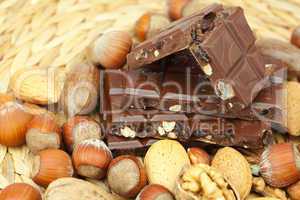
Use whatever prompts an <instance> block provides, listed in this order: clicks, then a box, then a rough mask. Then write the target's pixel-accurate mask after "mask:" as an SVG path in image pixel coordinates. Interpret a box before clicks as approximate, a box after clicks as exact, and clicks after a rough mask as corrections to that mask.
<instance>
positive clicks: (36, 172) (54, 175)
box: [32, 149, 74, 187]
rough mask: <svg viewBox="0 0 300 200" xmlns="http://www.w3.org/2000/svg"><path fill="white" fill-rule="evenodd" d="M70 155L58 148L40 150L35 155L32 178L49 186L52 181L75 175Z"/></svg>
mask: <svg viewBox="0 0 300 200" xmlns="http://www.w3.org/2000/svg"><path fill="white" fill-rule="evenodd" d="M73 172H74V170H73V166H72V160H71V158H70V156H69V155H68V154H67V153H66V152H64V151H62V150H58V149H47V150H43V151H40V152H38V154H37V155H36V156H35V157H34V163H33V169H32V179H33V180H34V182H36V183H37V184H39V185H41V186H43V187H47V186H48V185H49V184H50V183H51V182H52V181H54V180H56V179H59V178H63V177H71V176H73Z"/></svg>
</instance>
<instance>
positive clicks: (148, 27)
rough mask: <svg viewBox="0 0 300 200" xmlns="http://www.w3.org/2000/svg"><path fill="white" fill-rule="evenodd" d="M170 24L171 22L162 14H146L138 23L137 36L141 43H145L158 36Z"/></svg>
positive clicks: (136, 26)
mask: <svg viewBox="0 0 300 200" xmlns="http://www.w3.org/2000/svg"><path fill="white" fill-rule="evenodd" d="M169 23H170V20H169V19H168V18H167V17H166V16H164V15H162V14H156V13H145V14H144V15H142V16H141V17H140V18H139V19H138V21H137V22H136V25H135V35H136V36H137V38H138V39H139V40H140V41H144V40H146V39H148V38H151V37H153V36H154V35H156V34H157V33H158V32H159V31H160V30H161V29H162V28H164V27H166V26H167V25H168V24H169Z"/></svg>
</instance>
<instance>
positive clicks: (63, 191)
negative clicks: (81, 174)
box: [44, 178, 125, 200]
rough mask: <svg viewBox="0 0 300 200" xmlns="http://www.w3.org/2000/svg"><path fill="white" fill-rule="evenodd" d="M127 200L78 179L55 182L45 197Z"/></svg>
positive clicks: (65, 199)
mask: <svg viewBox="0 0 300 200" xmlns="http://www.w3.org/2000/svg"><path fill="white" fill-rule="evenodd" d="M59 199H60V200H86V199H90V200H125V199H123V198H121V197H119V196H117V195H114V194H111V193H110V192H107V191H106V190H105V189H103V188H102V187H99V186H97V185H94V184H92V183H90V182H88V181H84V180H81V179H76V178H60V179H58V180H55V181H53V182H52V183H51V184H50V185H49V186H48V187H47V190H46V192H45V195H44V200H59Z"/></svg>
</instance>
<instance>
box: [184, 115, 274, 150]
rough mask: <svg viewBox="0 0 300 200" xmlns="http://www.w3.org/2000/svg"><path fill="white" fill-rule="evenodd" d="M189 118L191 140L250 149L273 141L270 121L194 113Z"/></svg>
mask: <svg viewBox="0 0 300 200" xmlns="http://www.w3.org/2000/svg"><path fill="white" fill-rule="evenodd" d="M190 120H191V125H190V126H191V132H192V137H191V140H192V141H201V142H206V143H211V144H218V145H222V146H239V147H243V148H250V149H259V148H262V147H264V146H266V145H269V144H272V143H273V142H274V141H273V137H272V131H271V125H270V123H265V122H262V121H258V120H256V121H247V120H239V119H225V118H216V117H208V116H204V115H194V116H193V117H192V118H191V119H190Z"/></svg>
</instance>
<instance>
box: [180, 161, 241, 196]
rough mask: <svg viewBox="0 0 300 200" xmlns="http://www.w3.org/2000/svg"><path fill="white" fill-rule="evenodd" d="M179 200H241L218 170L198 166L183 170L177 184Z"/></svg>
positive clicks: (202, 165)
mask: <svg viewBox="0 0 300 200" xmlns="http://www.w3.org/2000/svg"><path fill="white" fill-rule="evenodd" d="M175 188H176V189H175V197H176V199H177V200H181V199H189V200H199V199H224V200H239V199H240V197H239V193H238V192H237V191H236V189H235V188H234V187H233V186H232V184H230V183H229V181H228V180H227V179H226V178H225V177H224V176H223V175H222V174H221V173H220V172H218V171H217V170H216V169H214V168H212V167H210V166H208V165H205V164H197V165H192V166H190V167H186V168H185V169H183V171H182V172H181V174H180V175H179V178H178V179H177V182H176V187H175Z"/></svg>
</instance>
